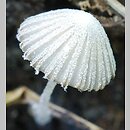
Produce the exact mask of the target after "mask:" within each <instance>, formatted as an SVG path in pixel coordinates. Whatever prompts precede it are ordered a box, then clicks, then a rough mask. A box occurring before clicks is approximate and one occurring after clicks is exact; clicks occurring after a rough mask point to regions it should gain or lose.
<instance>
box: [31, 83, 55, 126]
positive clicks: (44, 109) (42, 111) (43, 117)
mask: <svg viewBox="0 0 130 130" xmlns="http://www.w3.org/2000/svg"><path fill="white" fill-rule="evenodd" d="M55 86H56V83H55V82H53V81H48V83H47V85H46V87H45V89H44V91H43V93H42V94H41V96H40V101H39V103H38V104H36V103H34V104H32V107H31V108H32V113H33V116H34V119H35V120H36V122H37V123H38V124H40V125H45V124H47V123H49V121H50V120H51V111H50V109H49V106H48V104H49V101H50V98H51V94H52V92H53V90H54V88H55Z"/></svg>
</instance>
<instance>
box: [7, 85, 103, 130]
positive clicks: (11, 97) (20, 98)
mask: <svg viewBox="0 0 130 130" xmlns="http://www.w3.org/2000/svg"><path fill="white" fill-rule="evenodd" d="M30 101H33V102H38V101H39V95H37V94H36V93H35V92H33V91H31V90H30V89H28V88H27V87H24V86H23V87H20V88H18V89H15V90H13V91H9V92H7V94H6V106H7V107H9V106H10V105H14V104H20V103H23V104H26V103H30ZM49 107H50V109H51V110H52V115H53V116H54V117H56V118H59V119H60V120H64V121H66V122H68V123H75V124H76V125H77V127H80V128H84V129H89V130H103V129H102V128H100V127H99V126H97V125H95V124H93V123H91V122H89V121H87V120H85V119H83V118H81V117H80V116H78V115H76V114H74V113H72V112H70V111H68V110H66V109H64V108H62V107H60V106H57V105H55V104H53V103H50V104H49ZM63 117H64V118H63Z"/></svg>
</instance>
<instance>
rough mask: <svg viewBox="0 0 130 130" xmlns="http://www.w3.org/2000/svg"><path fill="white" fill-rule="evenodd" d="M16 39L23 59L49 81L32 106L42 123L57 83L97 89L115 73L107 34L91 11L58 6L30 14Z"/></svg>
mask: <svg viewBox="0 0 130 130" xmlns="http://www.w3.org/2000/svg"><path fill="white" fill-rule="evenodd" d="M17 39H18V40H19V41H20V42H21V43H20V48H21V49H22V51H23V52H24V55H23V58H24V59H25V60H29V61H30V65H31V66H32V67H34V69H35V70H36V74H38V73H39V71H42V72H43V73H44V74H45V76H44V78H47V79H48V81H49V82H48V84H47V86H46V88H45V89H44V92H43V93H42V95H41V99H40V102H39V104H38V105H35V107H36V108H37V110H36V112H35V114H36V115H37V116H36V117H38V118H37V120H38V122H39V123H41V124H42V123H43V122H44V123H46V122H48V121H49V119H50V118H47V117H50V116H49V115H50V111H49V109H48V103H49V100H50V95H51V93H52V91H53V89H54V87H55V85H56V84H57V83H59V84H61V86H62V87H63V88H64V89H65V90H66V89H67V86H71V87H74V88H77V89H78V90H79V91H86V90H88V91H91V90H95V91H98V90H100V89H103V88H104V87H105V86H106V85H107V84H108V83H109V82H110V80H111V78H112V77H114V76H115V71H116V64H115V59H114V56H113V52H112V49H111V46H110V43H109V40H108V37H107V35H106V33H105V31H104V29H103V27H102V25H101V24H100V23H99V21H98V20H97V19H96V18H94V17H93V15H91V14H90V13H87V12H84V11H81V10H74V9H59V10H54V11H49V12H46V13H41V14H38V15H35V16H31V17H29V18H27V19H25V21H24V22H23V23H22V24H21V25H20V28H19V29H18V34H17ZM42 113H43V114H42Z"/></svg>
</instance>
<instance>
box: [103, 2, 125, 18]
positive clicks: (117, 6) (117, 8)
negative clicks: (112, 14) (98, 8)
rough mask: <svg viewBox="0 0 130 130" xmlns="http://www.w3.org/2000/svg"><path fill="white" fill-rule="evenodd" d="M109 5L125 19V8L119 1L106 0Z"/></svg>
mask: <svg viewBox="0 0 130 130" xmlns="http://www.w3.org/2000/svg"><path fill="white" fill-rule="evenodd" d="M105 1H106V2H107V4H108V5H109V6H110V7H111V8H112V9H114V10H115V11H116V12H117V13H118V14H120V15H121V16H123V17H124V18H125V7H124V5H122V4H121V3H120V2H118V1H117V0H105Z"/></svg>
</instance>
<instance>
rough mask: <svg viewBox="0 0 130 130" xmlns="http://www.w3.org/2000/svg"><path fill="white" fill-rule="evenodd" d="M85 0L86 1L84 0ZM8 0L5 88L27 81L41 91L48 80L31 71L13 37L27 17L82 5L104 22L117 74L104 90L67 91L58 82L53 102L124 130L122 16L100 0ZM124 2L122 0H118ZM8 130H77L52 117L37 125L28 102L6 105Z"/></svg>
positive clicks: (111, 129) (111, 128) (110, 128)
mask: <svg viewBox="0 0 130 130" xmlns="http://www.w3.org/2000/svg"><path fill="white" fill-rule="evenodd" d="M87 2H88V3H87ZM87 2H86V3H85V2H84V1H83V0H7V1H6V3H7V4H6V8H7V10H6V11H7V12H6V15H7V16H6V17H7V23H6V25H7V30H6V31H7V37H6V39H7V43H6V46H7V49H6V55H7V58H6V60H7V66H6V67H7V84H6V89H7V91H9V90H13V89H15V88H18V87H19V86H20V85H26V86H28V88H30V89H32V90H34V91H35V92H36V93H38V94H41V93H42V91H43V89H44V87H45V85H46V83H47V80H44V79H43V78H42V76H43V74H42V73H40V74H39V75H37V76H36V75H35V74H34V72H35V71H34V69H33V68H32V67H30V66H29V62H28V61H24V60H23V58H22V52H21V50H20V49H19V43H18V41H17V40H16V33H17V28H18V27H19V25H20V23H21V22H22V21H23V20H24V19H25V18H27V17H29V16H32V15H35V14H38V13H41V12H45V11H49V10H52V9H59V8H75V9H84V10H85V11H88V12H91V13H92V14H93V15H95V17H97V19H99V20H100V22H101V23H102V25H103V26H104V28H105V30H106V33H107V34H108V37H109V39H110V42H111V46H112V49H113V52H114V56H115V59H116V64H117V71H116V77H115V78H114V79H113V80H112V81H111V83H110V84H109V85H107V86H106V87H105V89H104V90H102V91H99V92H93V91H92V92H91V93H89V92H82V93H80V92H79V91H77V90H76V89H74V88H72V87H69V88H68V92H67V93H66V92H64V90H63V89H62V88H61V87H60V86H59V85H57V86H56V88H55V90H54V93H53V95H52V99H51V100H52V102H53V103H55V104H57V105H59V106H62V107H64V108H66V109H68V110H70V111H72V112H74V113H76V114H78V115H79V116H81V117H84V118H85V119H87V120H89V121H91V122H93V123H95V124H97V125H99V126H101V127H102V128H104V129H105V130H124V129H125V128H124V101H125V97H124V91H125V88H124V87H125V85H124V84H125V82H124V78H125V76H124V64H125V61H124V56H125V28H124V23H123V22H122V21H123V18H122V17H121V16H119V15H118V14H117V13H115V12H114V11H113V10H111V9H110V8H109V7H108V6H107V5H106V4H105V3H103V0H87ZM120 2H121V3H122V4H124V0H120ZM7 130H79V128H76V127H75V126H74V125H72V124H66V123H64V122H62V121H60V120H58V119H53V120H52V121H51V123H49V124H48V125H47V126H45V127H39V126H38V125H37V124H36V123H35V122H34V120H33V118H32V117H31V116H30V115H29V112H28V105H14V106H10V107H8V108H7Z"/></svg>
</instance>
